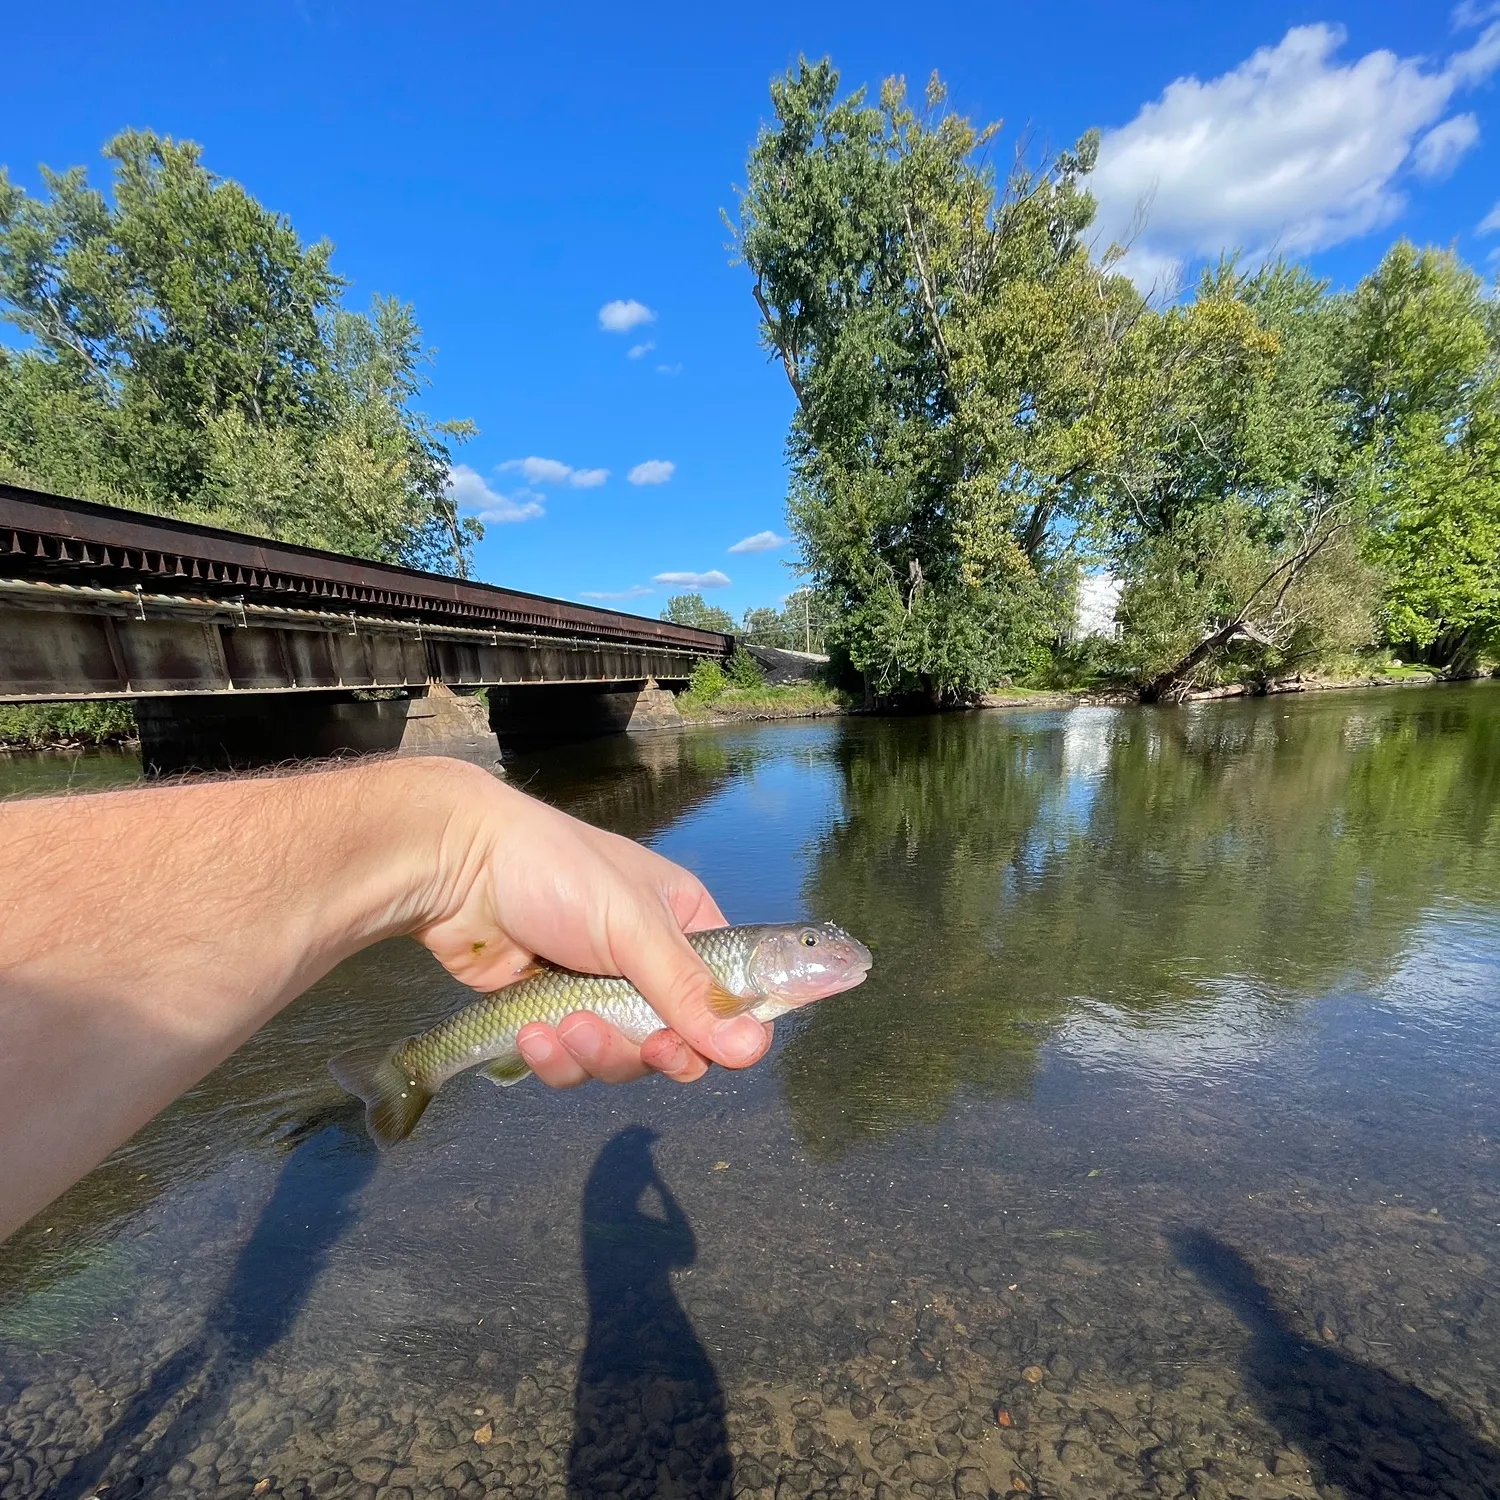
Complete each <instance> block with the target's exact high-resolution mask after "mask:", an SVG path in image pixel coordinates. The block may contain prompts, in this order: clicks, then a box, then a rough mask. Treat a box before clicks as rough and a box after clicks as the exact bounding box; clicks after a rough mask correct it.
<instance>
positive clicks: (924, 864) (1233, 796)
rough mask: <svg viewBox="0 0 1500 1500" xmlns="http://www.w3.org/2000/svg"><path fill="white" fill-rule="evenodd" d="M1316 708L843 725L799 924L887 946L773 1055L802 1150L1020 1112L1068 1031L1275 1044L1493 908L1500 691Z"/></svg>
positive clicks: (1263, 706)
mask: <svg viewBox="0 0 1500 1500" xmlns="http://www.w3.org/2000/svg"><path fill="white" fill-rule="evenodd" d="M1330 697H1331V698H1332V699H1333V700H1334V701H1326V702H1320V703H1299V704H1296V705H1295V706H1287V705H1282V704H1280V703H1278V702H1277V701H1276V700H1269V701H1265V702H1262V703H1258V704H1252V705H1246V704H1234V705H1223V704H1205V705H1202V706H1200V707H1199V708H1197V709H1194V710H1191V711H1187V712H1170V713H1169V712H1165V711H1163V712H1137V711H1129V712H1124V711H1118V710H1108V709H1100V710H1075V711H1073V712H1071V713H1066V714H1053V715H1034V716H1030V717H1026V718H1010V719H1006V718H1003V717H1000V716H996V715H967V716H955V717H948V718H941V719H933V720H926V721H907V722H904V723H895V724H890V725H882V726H880V727H879V730H878V732H872V730H871V729H870V728H866V727H864V726H850V727H849V728H848V729H847V730H846V732H845V734H844V737H843V740H842V742H841V745H840V747H839V752H838V759H839V764H840V768H841V772H842V797H843V803H844V806H843V816H842V818H841V819H839V821H838V822H837V823H836V825H835V826H834V827H832V828H831V829H830V831H829V832H828V833H827V834H826V835H825V836H824V837H823V838H822V839H821V840H820V841H819V843H818V845H817V847H816V849H815V851H814V852H813V856H812V859H811V861H810V865H809V870H808V875H807V883H806V905H807V908H808V909H809V910H810V911H815V912H817V913H818V914H820V915H823V916H827V917H829V918H831V919H832V920H835V921H838V922H841V923H843V924H845V925H846V926H848V927H849V928H850V930H851V931H854V932H860V933H871V934H874V935H875V936H876V937H877V939H878V940H879V941H880V944H881V946H880V951H879V962H878V964H877V967H876V971H875V975H874V977H873V978H872V980H871V982H870V984H869V985H868V986H867V987H866V988H865V990H863V991H861V992H859V995H858V998H857V1000H851V1001H846V1002H843V1003H840V1002H833V1003H830V1004H826V1005H823V1006H819V1007H815V1008H814V1009H813V1010H812V1011H811V1012H809V1014H808V1016H807V1020H806V1024H805V1028H804V1029H803V1030H802V1031H801V1033H800V1034H799V1035H798V1036H797V1038H796V1039H795V1042H794V1044H793V1045H792V1046H790V1047H788V1049H787V1050H786V1052H785V1053H784V1054H783V1058H782V1076H783V1081H784V1087H785V1091H786V1096H787V1098H788V1101H789V1103H790V1104H791V1107H792V1109H793V1111H794V1113H795V1114H796V1117H797V1120H798V1124H799V1127H800V1128H801V1131H802V1134H803V1136H804V1138H805V1139H806V1140H807V1142H808V1144H809V1146H810V1148H811V1149H813V1150H814V1151H816V1152H818V1153H819V1154H820V1155H823V1156H827V1157H836V1156H838V1155H839V1154H841V1153H842V1152H843V1151H844V1150H845V1149H846V1148H847V1146H848V1145H849V1144H851V1143H852V1142H854V1141H857V1140H860V1139H868V1138H872V1137H878V1136H881V1135H884V1134H887V1133H889V1132H890V1131H892V1130H894V1129H897V1128H900V1127H902V1126H904V1125H909V1124H913V1123H918V1122H922V1121H932V1120H936V1119H938V1118H941V1116H942V1115H943V1113H944V1112H945V1111H946V1109H947V1107H948V1105H949V1104H950V1102H951V1100H952V1098H953V1095H954V1093H955V1091H956V1090H957V1089H958V1088H960V1087H970V1088H976V1089H980V1090H983V1091H985V1092H989V1093H999V1094H1024V1093H1026V1092H1027V1091H1028V1090H1029V1088H1030V1086H1031V1080H1032V1078H1033V1076H1034V1074H1035V1071H1036V1068H1037V1057H1038V1050H1039V1048H1040V1046H1041V1045H1042V1043H1043V1042H1044V1041H1047V1040H1048V1039H1049V1038H1051V1037H1052V1036H1054V1035H1055V1034H1056V1033H1057V1031H1058V1029H1059V1028H1060V1027H1063V1026H1065V1025H1066V1023H1067V1019H1068V1017H1069V1016H1073V1015H1077V1014H1079V1012H1080V1010H1081V1011H1082V1012H1084V1013H1085V1015H1086V1016H1087V1017H1088V1018H1090V1019H1092V1020H1098V1019H1101V1018H1102V1019H1103V1021H1104V1022H1105V1023H1106V1024H1105V1027H1104V1029H1103V1030H1102V1031H1101V1030H1099V1029H1097V1028H1092V1027H1090V1026H1088V1025H1085V1026H1081V1027H1075V1028H1072V1035H1071V1037H1070V1045H1071V1046H1072V1047H1073V1048H1074V1050H1075V1051H1083V1050H1085V1049H1086V1048H1087V1047H1088V1045H1089V1041H1090V1038H1091V1036H1098V1037H1099V1038H1100V1039H1101V1041H1102V1042H1103V1043H1104V1045H1105V1048H1106V1051H1107V1052H1109V1054H1110V1057H1111V1059H1113V1057H1114V1056H1115V1054H1116V1053H1117V1052H1118V1049H1116V1048H1113V1047H1111V1045H1110V1043H1109V1038H1108V1035H1107V1033H1108V1032H1110V1031H1115V1032H1118V1031H1119V1030H1120V1029H1122V1028H1123V1029H1126V1030H1129V1029H1131V1028H1133V1027H1136V1026H1139V1025H1141V1024H1142V1023H1150V1022H1152V1021H1153V1020H1155V1019H1156V1018H1165V1017H1169V1016H1173V1015H1182V1014H1191V1015H1192V1019H1190V1020H1189V1022H1188V1025H1189V1029H1191V1030H1193V1031H1195V1032H1197V1031H1199V1030H1201V1029H1203V1025H1204V1020H1205V1017H1211V1016H1214V1015H1218V1014H1220V1013H1224V1014H1226V1015H1227V1014H1228V1013H1229V1012H1235V1013H1239V1014H1240V1018H1239V1019H1236V1020H1235V1021H1234V1023H1233V1027H1232V1028H1231V1029H1238V1030H1243V1029H1244V1021H1243V1015H1242V1006H1243V1004H1244V1001H1245V999H1246V997H1247V996H1249V997H1253V1010H1254V1012H1255V1013H1256V1015H1257V1016H1258V1017H1259V1018H1260V1019H1259V1020H1258V1021H1257V1023H1256V1028H1255V1029H1263V1028H1264V1026H1265V1024H1267V1023H1271V1022H1274V1020H1275V1019H1276V1018H1277V1016H1278V1015H1285V1014H1288V1013H1290V1012H1291V1011H1292V1010H1293V1009H1294V1008H1296V1007H1297V1006H1298V1005H1299V1004H1300V1003H1301V1002H1302V1001H1304V1000H1305V999H1307V998H1308V997H1311V996H1317V995H1321V994H1324V993H1326V992H1327V991H1328V990H1329V989H1330V988H1333V987H1334V986H1336V985H1338V984H1340V983H1342V982H1345V981H1347V980H1349V979H1351V978H1357V979H1359V980H1361V981H1363V982H1365V983H1379V982H1380V981H1381V980H1382V979H1383V978H1384V977H1385V976H1387V975H1388V974H1390V973H1391V972H1392V971H1393V970H1394V969H1395V968H1396V967H1397V966H1398V965H1399V964H1400V962H1401V961H1402V957H1403V951H1404V947H1405V945H1406V944H1407V942H1408V941H1409V940H1410V938H1411V935H1412V934H1413V932H1414V931H1415V930H1416V929H1417V927H1418V926H1419V924H1420V923H1421V922H1422V920H1423V918H1424V915H1425V913H1427V912H1428V911H1429V910H1430V909H1431V907H1432V906H1433V904H1434V903H1436V902H1440V901H1447V900H1452V899H1454V898H1458V899H1461V900H1468V901H1475V902H1479V903H1481V904H1485V905H1487V904H1488V903H1489V902H1491V901H1493V900H1494V899H1495V898H1496V896H1497V894H1500V837H1497V836H1496V835H1497V834H1500V716H1497V714H1496V712H1495V709H1496V707H1497V706H1500V703H1497V700H1496V698H1495V694H1494V690H1493V689H1490V688H1486V687H1477V688H1474V689H1472V690H1466V689H1454V690H1435V691H1434V692H1433V693H1432V694H1431V695H1430V696H1429V697H1428V698H1427V699H1426V700H1424V702H1423V703H1422V704H1421V705H1420V706H1418V705H1416V704H1414V703H1413V702H1412V701H1411V700H1410V699H1406V700H1399V699H1395V698H1393V697H1392V695H1389V694H1387V695H1386V696H1385V697H1384V698H1383V699H1382V698H1380V697H1379V696H1378V695H1367V696H1365V697H1362V698H1361V699H1360V700H1358V701H1357V703H1355V704H1350V703H1347V702H1343V701H1337V695H1330ZM1351 708H1352V709H1353V711H1352V712H1351ZM1168 1029H1170V1028H1168ZM1212 1029H1214V1028H1213V1027H1212V1026H1210V1027H1209V1030H1212ZM1163 1034H1165V1033H1163Z"/></svg>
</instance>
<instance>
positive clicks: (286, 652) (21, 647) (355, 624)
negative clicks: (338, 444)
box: [0, 578, 702, 703]
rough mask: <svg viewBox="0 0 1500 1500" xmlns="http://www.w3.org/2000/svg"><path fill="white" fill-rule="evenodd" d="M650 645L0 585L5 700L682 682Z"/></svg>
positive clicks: (677, 663)
mask: <svg viewBox="0 0 1500 1500" xmlns="http://www.w3.org/2000/svg"><path fill="white" fill-rule="evenodd" d="M700 660H702V657H701V655H700V654H697V653H693V652H690V651H685V650H683V649H681V648H679V647H673V646H670V645H651V644H641V643H635V644H632V643H629V642H622V641H611V640H607V639H598V638H590V637H588V636H576V635H575V636H564V635H549V634H545V633H540V632H530V633H525V632H515V631H503V630H498V629H491V630H477V629H472V628H465V627H463V626H451V625H433V624H430V623H426V622H423V621H421V620H402V619H399V618H395V617H389V616H371V615H364V614H360V613H358V612H356V611H352V610H351V611H349V612H348V613H339V614H335V613H333V612H332V611H327V610H316V609H294V608H287V607H284V606H281V607H278V606H270V605H261V604H253V603H245V602H243V601H240V600H212V599H202V598H192V597H185V596H182V595H161V594H147V593H145V592H144V590H138V591H126V590H123V589H103V588H97V587H80V586H74V585H59V584H46V583H37V582H34V581H31V580H23V579H14V578H12V579H5V578H0V702H9V703H36V702H57V701H65V700H70V699H95V698H132V699H138V698H161V697H177V696H185V695H201V694H204V693H224V694H247V693H286V692H302V693H306V692H314V693H317V692H339V691H348V690H350V689H376V688H397V689H408V690H419V691H420V690H424V689H425V688H426V687H427V686H428V685H429V684H430V683H434V682H442V683H446V684H448V685H449V686H450V687H500V686H522V685H529V684H543V683H592V684H609V683H641V682H644V681H645V680H647V679H648V678H654V679H656V681H658V682H662V683H669V684H677V683H681V682H685V681H686V680H687V678H688V677H689V676H690V675H691V674H692V670H693V667H694V665H695V664H696V663H697V662H698V661H700Z"/></svg>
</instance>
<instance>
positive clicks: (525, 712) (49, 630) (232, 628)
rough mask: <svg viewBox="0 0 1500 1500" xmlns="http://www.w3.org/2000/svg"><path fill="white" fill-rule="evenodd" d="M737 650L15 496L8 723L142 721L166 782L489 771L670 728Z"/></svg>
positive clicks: (652, 624) (528, 598) (4, 558)
mask: <svg viewBox="0 0 1500 1500" xmlns="http://www.w3.org/2000/svg"><path fill="white" fill-rule="evenodd" d="M733 645H734V641H733V637H731V636H727V635H720V634H718V633H717V632H714V631H705V630H692V629H689V628H687V627H685V626H681V625H674V624H671V623H670V622H668V621H664V620H648V619H643V618H641V617H640V616H637V615H629V614H624V613H621V612H620V611H617V610H608V609H592V608H589V607H587V606H585V605H579V604H572V603H568V602H566V601H564V600H560V599H547V598H543V597H542V596H540V595H537V594H525V593H520V592H518V591H516V590H513V589H504V588H496V587H494V586H493V585H490V584H484V583H473V582H469V581H467V580H465V579H457V578H445V577H443V576H441V575H439V574H434V573H423V572H419V571H417V570H415V569H412V568H401V567H394V566H391V565H389V564H385V563H373V562H366V561H364V560H363V559H360V558H354V557H346V556H343V555H341V554H339V553H334V552H322V551H318V550H317V549H315V548H311V547H297V546H293V545H290V544H288V543H285V542H269V541H263V540H261V539H260V538H257V537H250V536H244V535H241V534H240V533H238V532H232V531H223V530H220V529H218V528H217V527H211V526H198V525H194V524H192V523H190V522H186V521H179V520H174V519H171V518H168V517H164V516H152V515H146V514H143V513H141V512H139V511H130V510H121V509H118V508H116V507H113V506H106V505H94V504H90V503H89V502H86V501H82V500H71V499H65V498H63V497H60V496H56V495H46V494H41V493H39V492H37V491H34V490H27V489H21V488H19V487H17V486H14V485H6V484H0V703H54V702H59V701H67V700H78V699H128V700H131V701H132V702H133V703H134V705H135V713H136V717H137V721H138V722H139V724H140V730H141V751H142V758H143V760H144V761H145V763H146V765H147V766H148V768H150V769H152V770H156V771H170V770H178V769H185V768H188V767H194V766H213V767H243V766H251V765H264V764H274V763H277V762H279V761H284V760H293V759H301V758H307V757H316V756H323V755H330V754H337V753H339V752H342V751H355V752H360V751H364V752H370V751H381V750H385V751H407V752H430V753H446V754H456V755H460V756H463V757H464V758H466V759H470V760H477V761H480V762H481V763H485V764H489V765H494V764H496V762H497V760H498V745H499V744H500V743H504V742H506V741H513V742H514V741H523V740H525V739H528V738H538V737H543V736H546V737H554V736H555V737H565V736H569V735H580V734H586V733H598V732H602V731H607V730H611V729H625V728H641V727H650V726H653V725H656V724H659V723H662V722H670V721H672V720H674V719H675V718H676V708H675V705H674V703H673V699H672V692H671V690H672V689H674V688H680V687H682V686H683V685H684V684H685V683H686V681H687V679H688V677H689V676H690V675H691V674H692V671H693V668H694V666H695V665H696V664H697V663H698V662H699V661H701V660H702V659H704V658H705V657H708V658H713V659H722V658H723V657H725V656H727V654H728V653H729V652H730V651H731V650H732V649H733ZM481 688H483V689H485V690H486V692H485V694H484V698H483V699H481V698H480V697H478V696H476V695H477V692H478V690H479V689H481ZM486 700H487V707H486ZM497 736H498V739H497Z"/></svg>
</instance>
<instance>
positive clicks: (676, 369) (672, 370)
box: [656, 365, 682, 375]
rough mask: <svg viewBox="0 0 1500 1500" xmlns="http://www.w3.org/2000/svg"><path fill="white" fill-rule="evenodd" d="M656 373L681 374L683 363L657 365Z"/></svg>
mask: <svg viewBox="0 0 1500 1500" xmlns="http://www.w3.org/2000/svg"><path fill="white" fill-rule="evenodd" d="M656 373H657V374H658V375H681V374H682V366H681V365H657V367H656Z"/></svg>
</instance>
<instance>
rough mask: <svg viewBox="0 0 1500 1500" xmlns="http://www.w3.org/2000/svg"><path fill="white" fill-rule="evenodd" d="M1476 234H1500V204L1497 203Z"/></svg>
mask: <svg viewBox="0 0 1500 1500" xmlns="http://www.w3.org/2000/svg"><path fill="white" fill-rule="evenodd" d="M1474 233H1475V234H1500V203H1497V204H1496V205H1495V206H1494V207H1493V208H1492V209H1491V210H1490V211H1489V212H1488V213H1487V214H1486V215H1485V216H1484V217H1483V218H1482V219H1481V220H1480V221H1479V225H1478V227H1477V228H1476V229H1475V231H1474Z"/></svg>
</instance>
